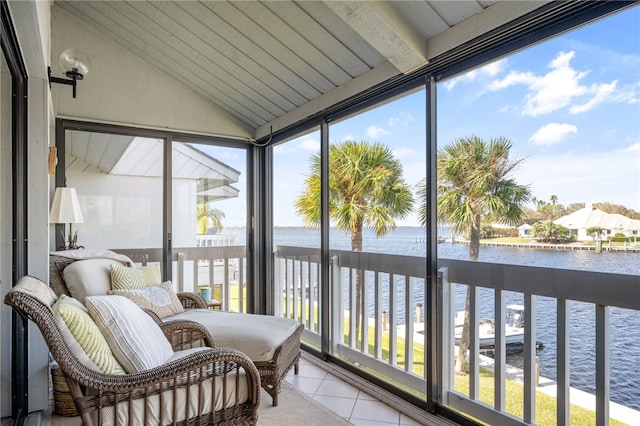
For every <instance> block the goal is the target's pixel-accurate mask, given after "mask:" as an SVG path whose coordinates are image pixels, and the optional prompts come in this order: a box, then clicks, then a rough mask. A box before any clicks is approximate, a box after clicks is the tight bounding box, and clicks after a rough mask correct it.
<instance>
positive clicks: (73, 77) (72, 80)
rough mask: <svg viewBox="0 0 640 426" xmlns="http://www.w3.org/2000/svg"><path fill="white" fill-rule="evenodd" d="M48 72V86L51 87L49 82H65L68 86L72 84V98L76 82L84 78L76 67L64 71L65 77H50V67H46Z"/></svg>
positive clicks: (74, 94)
mask: <svg viewBox="0 0 640 426" xmlns="http://www.w3.org/2000/svg"><path fill="white" fill-rule="evenodd" d="M48 72H49V87H51V83H58V84H66V85H68V86H72V87H73V97H74V98H75V97H76V82H77V81H78V80H82V79H83V78H84V76H83V75H82V74H80V73H79V72H78V69H77V68H74V69H72V70H71V71H67V72H66V73H65V75H66V76H67V78H60V77H52V76H51V67H48Z"/></svg>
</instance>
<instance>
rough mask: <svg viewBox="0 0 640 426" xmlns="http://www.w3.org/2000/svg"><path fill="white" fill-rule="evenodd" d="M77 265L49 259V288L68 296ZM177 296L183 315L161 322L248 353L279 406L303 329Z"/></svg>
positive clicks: (293, 323)
mask: <svg viewBox="0 0 640 426" xmlns="http://www.w3.org/2000/svg"><path fill="white" fill-rule="evenodd" d="M74 261H75V260H74V259H70V258H67V257H63V256H59V255H55V254H51V255H50V256H49V280H50V286H51V288H52V289H53V291H54V292H55V293H56V294H58V295H60V294H67V295H68V294H69V289H68V286H67V284H66V283H65V280H64V276H63V272H64V269H65V268H66V267H67V266H69V265H70V264H72V263H73V262H74ZM177 296H178V298H179V299H180V302H181V303H182V306H183V307H184V312H182V313H179V314H176V315H172V316H169V317H167V318H164V319H163V320H162V321H173V320H190V321H195V322H198V323H200V324H202V325H204V326H205V327H206V328H207V329H208V330H209V332H210V333H211V335H212V336H213V339H214V341H215V345H216V346H222V347H231V348H234V349H236V350H238V351H240V352H242V353H245V354H246V355H247V356H248V357H249V358H250V359H251V360H252V361H253V363H254V365H255V366H256V368H257V369H258V371H259V373H260V379H261V386H262V387H263V388H264V389H265V390H266V391H267V393H269V395H270V396H271V398H272V403H273V405H274V406H277V405H278V394H279V392H280V388H281V384H282V381H283V380H284V377H285V376H286V374H287V373H288V372H289V370H291V368H292V367H293V368H294V372H295V374H298V362H299V359H300V337H301V335H302V331H303V329H304V326H303V325H302V324H300V323H298V322H296V321H294V320H290V319H286V318H277V317H272V316H266V315H252V314H237V313H230V312H220V311H214V310H209V309H207V303H206V302H205V300H204V299H203V298H202V297H200V296H199V295H197V294H195V293H190V292H185V293H178V294H177ZM158 320H159V319H158Z"/></svg>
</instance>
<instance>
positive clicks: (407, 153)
mask: <svg viewBox="0 0 640 426" xmlns="http://www.w3.org/2000/svg"><path fill="white" fill-rule="evenodd" d="M415 152H416V151H415V150H414V149H413V148H408V147H405V148H395V149H394V150H393V155H394V157H396V158H397V159H403V158H412V157H413V156H414V155H415Z"/></svg>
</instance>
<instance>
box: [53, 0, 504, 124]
mask: <svg viewBox="0 0 640 426" xmlns="http://www.w3.org/2000/svg"><path fill="white" fill-rule="evenodd" d="M496 2H497V0H461V1H431V0H428V1H427V0H416V1H376V2H368V1H157V2H156V1H153V2H152V1H58V0H56V1H55V3H54V7H59V8H61V9H62V10H64V11H65V12H67V13H69V14H71V15H73V16H74V17H76V18H77V19H79V20H82V21H83V22H85V23H86V24H88V25H90V26H91V27H93V28H95V29H96V30H97V31H99V32H101V33H102V34H104V35H106V36H108V37H109V38H111V39H112V40H114V41H115V42H117V43H119V44H120V45H122V46H124V47H125V48H127V49H129V50H130V51H131V52H133V53H134V54H136V55H137V56H139V57H140V58H142V59H144V60H146V61H147V62H149V63H150V64H152V65H153V66H154V67H156V68H157V69H160V70H162V71H164V72H165V73H167V74H168V75H170V76H171V77H173V78H175V79H177V80H179V81H180V82H182V83H183V84H185V85H187V86H188V87H190V88H191V89H192V90H194V91H195V92H197V93H199V94H200V95H201V96H203V97H204V98H206V99H208V100H209V101H211V102H212V103H214V104H215V105H218V106H219V107H221V108H223V109H225V110H226V111H228V112H229V113H231V114H232V115H234V116H235V117H237V118H238V119H240V120H242V121H243V122H244V123H247V124H248V125H250V126H252V127H253V128H259V127H260V126H264V125H265V124H267V123H269V122H271V121H272V120H274V119H276V118H278V117H281V116H283V115H285V114H287V113H290V112H291V111H293V110H295V109H296V108H298V107H300V106H302V105H304V104H306V103H308V102H310V101H312V100H314V99H315V98H318V97H319V96H321V95H323V94H326V93H328V92H330V91H332V90H334V89H336V88H338V87H340V86H344V85H346V84H348V83H349V82H351V81H352V80H354V79H356V78H358V77H360V76H363V75H365V74H367V73H369V72H372V71H373V70H375V69H376V68H378V67H381V66H387V67H388V68H389V69H391V70H392V71H393V73H394V74H395V75H397V74H401V73H407V72H410V71H411V70H414V69H416V68H418V67H420V66H422V65H425V64H426V63H427V62H428V61H427V58H428V54H427V47H426V45H427V41H428V40H429V39H431V38H433V37H436V36H437V35H439V34H441V33H442V32H444V31H446V30H448V29H450V28H452V27H454V26H456V25H458V24H460V23H462V22H463V21H465V20H466V19H467V18H470V17H472V16H474V15H477V14H479V13H481V12H482V11H483V10H484V9H486V8H488V7H490V6H491V5H493V4H494V3H496ZM389 63H390V64H392V65H393V67H389ZM392 76H393V75H389V76H388V77H389V78H390V77H392Z"/></svg>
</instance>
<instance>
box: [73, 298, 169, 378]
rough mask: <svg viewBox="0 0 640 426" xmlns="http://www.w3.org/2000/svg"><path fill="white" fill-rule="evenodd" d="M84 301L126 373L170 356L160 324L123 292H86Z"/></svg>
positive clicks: (155, 363) (162, 361)
mask: <svg viewBox="0 0 640 426" xmlns="http://www.w3.org/2000/svg"><path fill="white" fill-rule="evenodd" d="M85 301H86V304H87V310H88V311H89V314H90V315H91V317H92V318H93V319H94V321H95V322H96V324H97V326H98V328H99V329H100V331H102V333H103V334H104V337H105V338H106V339H107V341H108V342H109V346H110V347H111V350H112V351H113V354H114V355H115V357H116V359H117V360H118V362H120V364H121V365H122V368H124V370H125V371H126V372H127V373H138V372H140V371H144V370H148V369H150V368H154V367H158V366H160V365H162V364H164V363H165V362H166V361H167V360H168V359H169V358H171V357H172V356H173V349H172V348H171V344H170V343H169V341H168V340H167V338H166V337H165V335H164V333H163V332H162V330H161V329H160V326H158V324H156V323H155V321H153V319H152V318H151V316H150V315H147V314H146V313H145V312H144V311H143V310H142V309H140V308H139V307H138V306H137V305H136V304H135V303H133V302H132V301H131V300H129V299H127V298H126V297H124V296H90V297H87V298H86V299H85Z"/></svg>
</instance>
